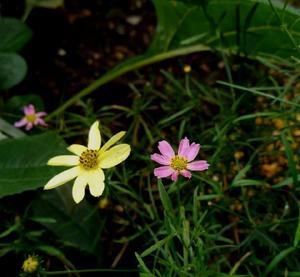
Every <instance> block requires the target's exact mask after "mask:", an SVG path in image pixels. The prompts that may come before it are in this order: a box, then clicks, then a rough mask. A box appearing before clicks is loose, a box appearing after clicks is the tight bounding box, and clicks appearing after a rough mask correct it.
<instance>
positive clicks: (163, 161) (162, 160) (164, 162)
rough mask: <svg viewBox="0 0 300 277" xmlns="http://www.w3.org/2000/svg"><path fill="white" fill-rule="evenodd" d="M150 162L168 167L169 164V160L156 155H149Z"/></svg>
mask: <svg viewBox="0 0 300 277" xmlns="http://www.w3.org/2000/svg"><path fill="white" fill-rule="evenodd" d="M151 160H152V161H155V162H157V163H159V164H162V165H169V164H170V162H171V160H170V158H166V157H165V156H163V155H160V154H157V153H154V154H152V155H151Z"/></svg>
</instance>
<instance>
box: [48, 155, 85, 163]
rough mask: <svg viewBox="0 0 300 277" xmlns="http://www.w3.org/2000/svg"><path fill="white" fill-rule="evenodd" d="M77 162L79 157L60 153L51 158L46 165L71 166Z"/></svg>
mask: <svg viewBox="0 0 300 277" xmlns="http://www.w3.org/2000/svg"><path fill="white" fill-rule="evenodd" d="M78 164H79V157H78V156H75V155H60V156H55V157H53V158H51V159H50V160H49V161H48V162H47V165H56V166H73V165H78Z"/></svg>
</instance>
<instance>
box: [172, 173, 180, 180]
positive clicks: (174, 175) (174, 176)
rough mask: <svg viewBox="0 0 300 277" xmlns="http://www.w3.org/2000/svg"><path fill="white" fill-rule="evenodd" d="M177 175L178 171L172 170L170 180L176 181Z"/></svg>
mask: <svg viewBox="0 0 300 277" xmlns="http://www.w3.org/2000/svg"><path fill="white" fill-rule="evenodd" d="M178 175H179V173H178V171H174V172H173V173H172V175H171V180H172V181H177V179H178Z"/></svg>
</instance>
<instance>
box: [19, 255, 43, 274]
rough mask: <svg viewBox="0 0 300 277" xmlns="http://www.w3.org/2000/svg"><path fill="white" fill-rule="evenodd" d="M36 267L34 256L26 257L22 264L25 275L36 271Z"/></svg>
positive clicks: (36, 261) (37, 263) (37, 262)
mask: <svg viewBox="0 0 300 277" xmlns="http://www.w3.org/2000/svg"><path fill="white" fill-rule="evenodd" d="M38 266H39V261H38V258H37V257H36V256H28V258H27V259H26V260H25V261H24V262H23V265H22V269H23V271H24V272H26V273H33V272H35V271H36V270H37V268H38Z"/></svg>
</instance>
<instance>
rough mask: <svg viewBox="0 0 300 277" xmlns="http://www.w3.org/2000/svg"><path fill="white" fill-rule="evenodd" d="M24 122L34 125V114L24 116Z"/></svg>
mask: <svg viewBox="0 0 300 277" xmlns="http://www.w3.org/2000/svg"><path fill="white" fill-rule="evenodd" d="M25 118H26V120H27V121H28V122H31V123H34V122H35V120H36V115H35V114H28V115H26V116H25Z"/></svg>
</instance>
